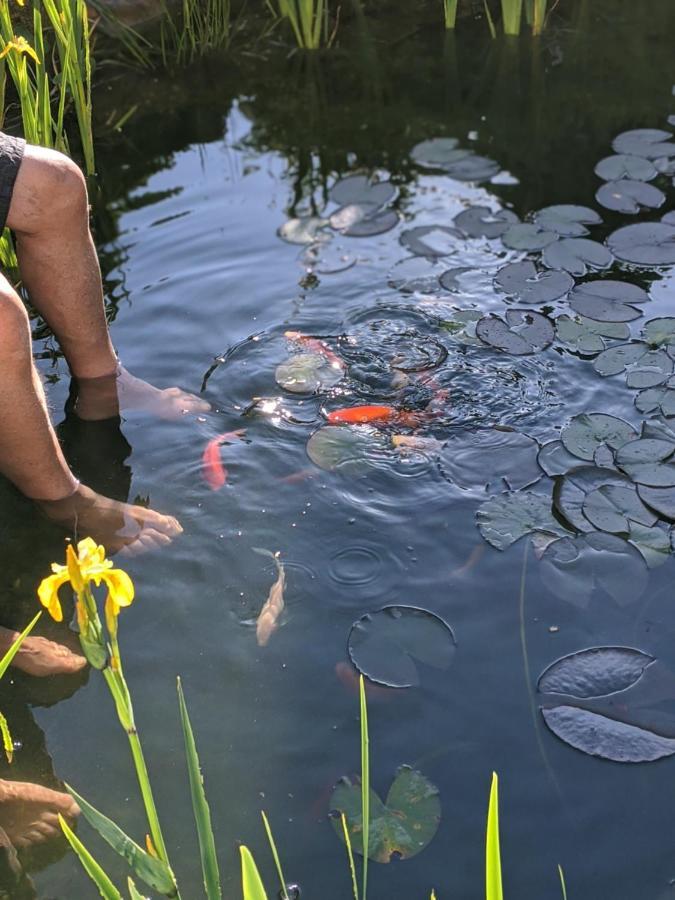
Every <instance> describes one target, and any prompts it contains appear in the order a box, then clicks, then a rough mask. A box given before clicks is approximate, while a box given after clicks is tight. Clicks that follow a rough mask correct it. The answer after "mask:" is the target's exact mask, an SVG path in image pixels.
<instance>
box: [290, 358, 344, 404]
mask: <svg viewBox="0 0 675 900" xmlns="http://www.w3.org/2000/svg"><path fill="white" fill-rule="evenodd" d="M343 375H344V372H343V371H342V369H339V368H335V367H334V366H333V365H331V363H330V362H329V361H328V360H327V359H326V357H325V356H322V355H321V354H319V353H298V354H296V355H295V356H291V357H289V359H287V360H286V362H283V363H281V364H280V365H278V366H277V369H276V372H275V373H274V377H275V379H276V382H277V384H278V385H279V387H282V388H284V390H286V391H290V392H291V393H293V394H315V393H317V392H318V391H325V390H327V389H328V388H331V387H333V386H334V385H336V384H337V383H338V382H339V381H341V380H342V377H343Z"/></svg>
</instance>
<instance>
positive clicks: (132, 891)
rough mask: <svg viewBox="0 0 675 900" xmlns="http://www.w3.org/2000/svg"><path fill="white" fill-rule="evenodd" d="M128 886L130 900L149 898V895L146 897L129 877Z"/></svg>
mask: <svg viewBox="0 0 675 900" xmlns="http://www.w3.org/2000/svg"><path fill="white" fill-rule="evenodd" d="M127 887H128V889H129V898H130V900H148V898H147V897H144V896H143V894H140V893H139V892H138V888H137V887H136V885H135V884H134V883H133V881H132V880H131V878H127Z"/></svg>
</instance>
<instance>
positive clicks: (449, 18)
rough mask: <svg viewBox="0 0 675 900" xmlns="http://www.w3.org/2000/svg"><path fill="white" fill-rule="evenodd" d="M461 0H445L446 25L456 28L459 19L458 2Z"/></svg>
mask: <svg viewBox="0 0 675 900" xmlns="http://www.w3.org/2000/svg"><path fill="white" fill-rule="evenodd" d="M458 2H459V0H443V13H444V16H445V27H446V28H454V27H455V23H456V21H457V4H458Z"/></svg>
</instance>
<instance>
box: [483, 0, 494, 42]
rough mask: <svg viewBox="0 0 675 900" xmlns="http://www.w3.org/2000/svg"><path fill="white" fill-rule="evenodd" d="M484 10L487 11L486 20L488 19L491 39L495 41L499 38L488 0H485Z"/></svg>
mask: <svg viewBox="0 0 675 900" xmlns="http://www.w3.org/2000/svg"><path fill="white" fill-rule="evenodd" d="M483 9H484V10H485V18H486V19H487V23H488V28H489V29H490V37H491V38H492V39H493V40H494V39H495V38H496V37H497V29H496V28H495V23H494V20H493V18H492V13H491V12H490V7H489V6H488V0H483Z"/></svg>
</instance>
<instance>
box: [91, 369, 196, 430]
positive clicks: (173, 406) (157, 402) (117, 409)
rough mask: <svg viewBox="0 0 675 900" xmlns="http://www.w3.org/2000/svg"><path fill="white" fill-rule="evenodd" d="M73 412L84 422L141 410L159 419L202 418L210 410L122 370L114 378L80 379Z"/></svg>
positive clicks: (173, 390)
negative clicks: (127, 411)
mask: <svg viewBox="0 0 675 900" xmlns="http://www.w3.org/2000/svg"><path fill="white" fill-rule="evenodd" d="M75 381H76V385H77V399H76V401H75V406H74V411H75V413H76V415H78V416H79V417H80V418H81V419H85V420H87V421H90V422H91V421H97V420H100V419H110V418H112V417H113V416H117V415H119V414H120V413H122V412H124V411H125V410H132V409H136V410H140V411H141V412H147V413H150V414H151V415H154V416H157V417H158V418H160V419H178V418H180V416H184V415H190V414H192V415H199V414H201V413H205V412H208V411H209V409H211V406H210V404H209V403H207V401H206V400H202V399H201V398H200V397H196V396H195V395H194V394H189V393H187V392H186V391H182V390H181V389H180V388H177V387H171V388H165V389H164V390H160V389H159V388H156V387H153V385H151V384H148V382H147V381H143V380H142V379H141V378H136V376H135V375H132V374H131V372H128V371H127V370H126V369H125V368H124V367H123V366H119V368H118V369H117V371H116V372H114V373H113V374H111V375H102V376H100V377H99V378H77V379H75Z"/></svg>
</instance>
